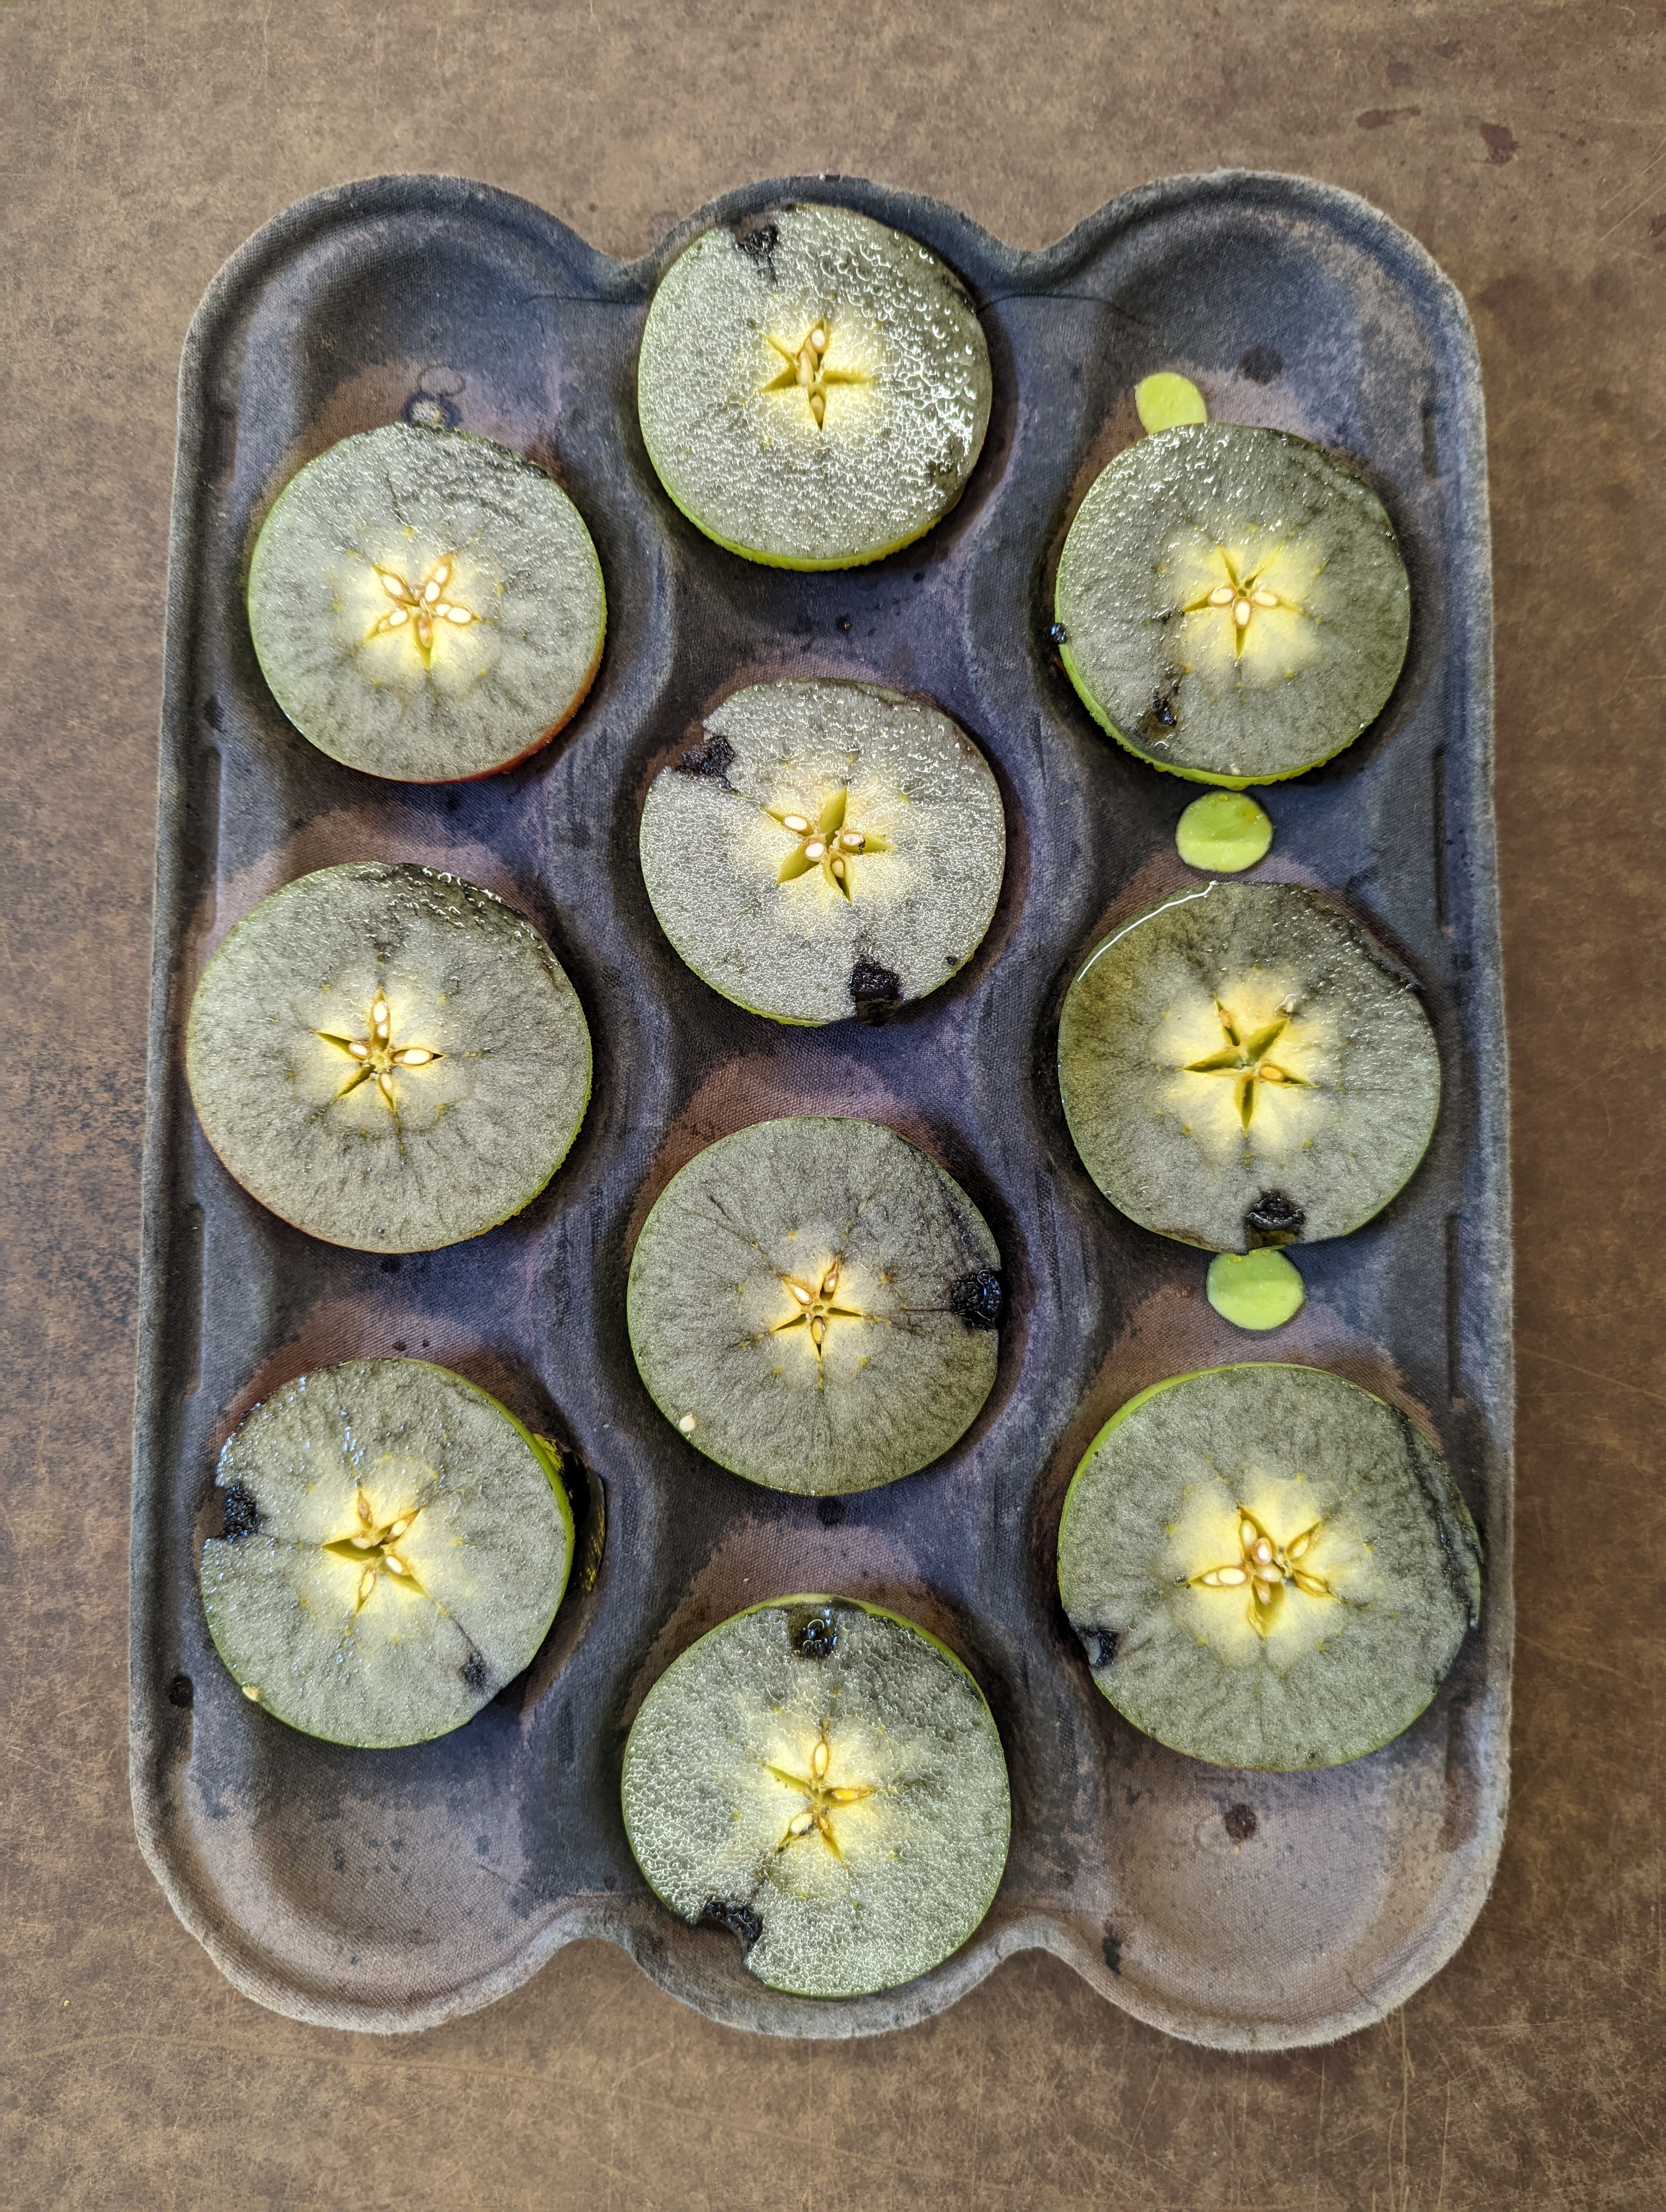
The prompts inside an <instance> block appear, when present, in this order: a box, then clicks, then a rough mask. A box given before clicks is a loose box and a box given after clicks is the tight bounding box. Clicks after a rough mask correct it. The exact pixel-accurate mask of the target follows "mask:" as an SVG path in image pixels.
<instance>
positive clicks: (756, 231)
mask: <svg viewBox="0 0 1666 2212" xmlns="http://www.w3.org/2000/svg"><path fill="white" fill-rule="evenodd" d="M734 242H735V244H736V246H738V247H739V249H740V251H741V252H743V253H744V254H745V256H746V258H747V259H748V260H749V261H757V262H761V263H762V264H763V266H764V267H765V268H766V269H768V270H769V274H770V275H771V276H774V275H775V248H776V246H779V245H780V243H781V231H780V229H779V228H778V227H777V226H776V225H775V223H773V222H760V223H757V224H755V225H754V226H753V228H751V230H738V231H736V233H735V234H734Z"/></svg>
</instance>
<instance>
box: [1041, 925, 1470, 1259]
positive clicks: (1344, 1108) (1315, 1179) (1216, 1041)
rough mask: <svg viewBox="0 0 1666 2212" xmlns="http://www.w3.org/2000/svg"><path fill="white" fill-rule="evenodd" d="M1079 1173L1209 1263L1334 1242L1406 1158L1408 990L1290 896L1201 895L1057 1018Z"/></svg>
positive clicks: (1148, 932)
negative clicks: (1213, 1257) (1278, 1247)
mask: <svg viewBox="0 0 1666 2212" xmlns="http://www.w3.org/2000/svg"><path fill="white" fill-rule="evenodd" d="M1059 1087H1060V1091H1061V1096H1062V1097H1063V1101H1064V1110H1065V1118H1066V1120H1067V1121H1068V1123H1069V1125H1070V1133H1071V1135H1072V1136H1073V1138H1074V1139H1075V1142H1076V1149H1077V1151H1078V1152H1079V1153H1080V1155H1081V1158H1082V1162H1083V1164H1084V1165H1085V1167H1086V1169H1087V1170H1088V1173H1089V1174H1090V1175H1091V1176H1092V1177H1093V1180H1094V1181H1095V1182H1097V1185H1098V1186H1099V1188H1100V1189H1101V1190H1102V1191H1103V1192H1104V1194H1105V1196H1106V1197H1107V1198H1108V1199H1110V1201H1111V1202H1112V1204H1113V1205H1115V1206H1119V1207H1120V1208H1121V1209H1122V1212H1124V1213H1126V1214H1128V1215H1130V1216H1131V1217H1132V1218H1133V1219H1134V1220H1135V1221H1138V1222H1140V1224H1141V1225H1143V1226H1144V1227H1146V1228H1147V1229H1154V1230H1157V1231H1158V1232H1159V1233H1160V1234H1162V1235H1163V1236H1165V1237H1177V1238H1178V1239H1179V1240H1180V1241H1181V1242H1182V1243H1189V1244H1201V1245H1202V1246H1204V1247H1205V1248H1206V1249H1208V1250H1211V1251H1218V1252H1244V1251H1249V1250H1251V1249H1255V1248H1256V1247H1257V1246H1259V1245H1275V1244H1281V1243H1294V1242H1296V1241H1298V1239H1299V1240H1304V1241H1306V1242H1309V1243H1313V1242H1316V1241H1317V1240H1319V1239H1320V1238H1322V1237H1342V1236H1346V1235H1347V1233H1348V1232H1349V1231H1351V1230H1353V1229H1357V1228H1358V1227H1359V1225H1360V1224H1361V1223H1362V1222H1365V1221H1368V1220H1370V1218H1371V1216H1372V1215H1373V1214H1374V1213H1377V1212H1379V1211H1380V1209H1381V1208H1382V1207H1383V1206H1386V1205H1387V1204H1388V1202H1389V1200H1390V1199H1391V1198H1392V1197H1393V1196H1394V1195H1395V1192H1396V1191H1398V1190H1399V1189H1400V1188H1401V1187H1402V1185H1403V1184H1404V1183H1405V1182H1406V1181H1407V1180H1408V1177H1409V1176H1411V1175H1412V1173H1413V1171H1414V1169H1415V1168H1416V1166H1417V1164H1418V1162H1419V1161H1420V1159H1421V1158H1422V1157H1423V1154H1424V1152H1425V1151H1426V1148H1427V1146H1428V1142H1429V1139H1430V1136H1431V1134H1432V1132H1433V1129H1434V1125H1435V1117H1436V1115H1437V1113H1438V1109H1439V1103H1440V1060H1439V1055H1438V1052H1437V1049H1436V1046H1435V1040H1434V1034H1433V1031H1432V1030H1431V1029H1430V1026H1429V1022H1428V1018H1427V1017H1426V1014H1425V1013H1424V1012H1423V1009H1422V1007H1421V1006H1420V1005H1419V1003H1418V1000H1417V996H1416V993H1415V990H1414V987H1413V984H1412V981H1411V978H1410V977H1409V976H1408V975H1407V974H1406V972H1405V971H1404V970H1403V969H1401V968H1399V967H1398V966H1397V965H1396V964H1395V963H1394V962H1392V961H1391V960H1390V959H1389V957H1388V956H1387V955H1386V954H1385V953H1384V952H1383V951H1382V950H1381V949H1380V948H1379V947H1378V946H1377V945H1375V944H1374V943H1373V941H1372V940H1371V938H1369V937H1368V936H1367V935H1366V933H1365V931H1364V930H1362V929H1361V928H1360V927H1359V925H1358V924H1357V923H1356V922H1354V921H1352V920H1351V919H1350V917H1349V916H1348V915H1346V914H1344V913H1343V912H1342V911H1341V908H1337V907H1335V906H1332V905H1331V904H1330V903H1329V901H1328V900H1326V899H1323V898H1322V897H1320V896H1318V894H1317V893H1316V892H1314V891H1310V890H1306V889H1305V888H1304V887H1303V886H1301V885H1298V884H1221V883H1215V884H1208V885H1207V887H1205V888H1203V889H1201V890H1196V891H1193V892H1189V893H1187V894H1185V895H1184V896H1181V897H1179V898H1175V899H1170V900H1167V901H1165V902H1164V903H1163V904H1161V905H1160V906H1156V907H1152V908H1149V909H1148V910H1147V911H1146V913H1145V914H1143V915H1138V916H1137V917H1136V918H1135V919H1134V921H1130V922H1128V923H1126V924H1124V925H1123V926H1122V927H1120V928H1118V929H1116V930H1115V931H1113V932H1112V933H1111V934H1110V936H1109V937H1107V938H1106V939H1104V942H1103V943H1102V944H1100V945H1098V946H1097V947H1096V948H1095V950H1094V951H1092V952H1091V953H1090V954H1089V956H1088V957H1087V959H1086V960H1085V962H1084V963H1083V965H1082V967H1081V969H1079V972H1078V974H1077V975H1076V978H1075V981H1073V983H1072V984H1071V986H1070V988H1069V991H1068V992H1067V994H1066V998H1065V1002H1064V1008H1063V1012H1062V1013H1061V1017H1060V1022H1059Z"/></svg>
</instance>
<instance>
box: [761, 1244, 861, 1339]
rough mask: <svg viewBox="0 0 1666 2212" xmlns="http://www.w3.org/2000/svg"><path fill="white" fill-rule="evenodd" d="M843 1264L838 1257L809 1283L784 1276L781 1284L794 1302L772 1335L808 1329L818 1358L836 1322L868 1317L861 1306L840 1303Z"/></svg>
mask: <svg viewBox="0 0 1666 2212" xmlns="http://www.w3.org/2000/svg"><path fill="white" fill-rule="evenodd" d="M841 1268H842V1262H841V1261H837V1260H835V1261H833V1263H832V1264H831V1266H830V1267H826V1268H824V1269H823V1271H822V1272H821V1273H820V1274H819V1275H818V1276H817V1277H816V1278H815V1279H814V1280H813V1281H811V1282H807V1283H806V1282H803V1281H801V1280H800V1279H799V1278H798V1277H797V1276H796V1275H783V1276H782V1277H781V1287H782V1288H783V1290H785V1291H786V1292H787V1297H788V1299H789V1300H790V1302H791V1303H790V1304H789V1306H788V1309H787V1314H786V1316H785V1317H784V1319H782V1320H781V1321H778V1322H776V1323H775V1328H774V1329H773V1330H772V1331H771V1334H773V1335H776V1336H780V1335H781V1334H783V1333H784V1332H785V1331H787V1330H789V1329H797V1328H802V1329H805V1330H806V1331H807V1332H808V1334H809V1337H810V1342H811V1346H812V1349H813V1350H814V1352H815V1354H816V1357H817V1358H818V1359H819V1358H821V1356H822V1350H823V1347H824V1345H825V1344H826V1342H827V1332H828V1329H829V1328H830V1326H831V1325H832V1324H833V1322H836V1321H861V1320H862V1319H864V1318H865V1316H864V1315H863V1313H862V1310H861V1308H860V1306H857V1305H851V1304H848V1303H842V1302H841V1299H840V1296H839V1276H840V1273H841Z"/></svg>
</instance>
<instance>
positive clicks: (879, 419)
mask: <svg viewBox="0 0 1666 2212" xmlns="http://www.w3.org/2000/svg"><path fill="white" fill-rule="evenodd" d="M991 389H992V386H991V381H990V374H989V349H988V344H987V343H986V341H985V339H984V336H983V331H982V326H981V325H980V324H979V322H978V319H977V314H976V310H975V309H974V307H973V306H972V303H971V301H970V299H969V298H968V297H967V295H966V291H965V288H964V286H963V285H962V283H961V282H960V280H959V278H958V276H955V275H954V273H953V272H952V270H950V269H949V268H947V267H946V266H945V264H944V263H943V262H941V261H939V259H938V258H937V256H936V255H935V254H934V253H933V252H931V251H930V249H929V248H928V247H927V246H921V244H920V243H919V241H918V240H915V239H912V238H908V237H905V236H904V235H903V234H902V233H901V232H900V231H896V230H891V229H889V228H887V227H886V226H885V224H884V223H880V222H874V221H873V219H872V218H871V217H870V216H864V215H858V214H856V213H855V211H854V210H852V209H850V208H843V207H836V206H832V205H830V204H819V203H813V202H803V203H800V204H795V205H793V206H790V207H783V208H777V209H775V210H770V211H769V213H768V214H767V215H761V216H755V217H751V218H749V219H748V221H747V222H746V223H745V225H744V226H743V227H740V228H733V229H732V228H727V227H724V226H719V227H718V228H714V229H712V230H708V231H707V232H705V233H704V234H702V236H701V237H699V238H696V240H694V242H693V243H692V244H691V245H690V246H685V247H684V250H683V252H681V253H679V254H678V257H677V258H676V260H675V261H673V262H672V264H671V266H670V268H669V269H667V270H666V273H665V275H664V276H662V277H661V278H660V283H659V287H658V289H656V291H655V292H654V300H653V302H652V304H651V306H650V307H649V308H648V320H647V323H646V325H644V327H643V331H642V342H641V352H640V355H639V356H638V360H637V367H636V404H637V411H638V415H639V416H640V419H641V429H642V441H643V443H644V444H645V445H646V447H648V458H649V459H650V460H651V461H652V462H653V464H654V468H655V470H656V471H657V472H658V474H659V477H660V482H661V483H663V484H664V486H665V488H666V492H667V493H668V494H669V495H670V497H671V499H672V501H673V502H674V503H675V505H676V506H677V507H679V508H680V509H681V510H682V512H683V513H684V514H685V515H687V517H688V518H689V520H690V522H692V523H693V524H694V525H695V526H696V528H697V529H699V530H702V531H703V532H705V533H706V535H707V536H708V538H714V539H715V540H716V542H717V543H718V544H720V545H721V546H723V547H724V548H726V550H727V551H729V552H731V553H739V555H741V556H743V557H744V558H745V559H746V560H749V561H760V562H765V563H766V564H768V565H769V566H771V567H775V568H854V567H856V566H858V565H859V564H860V563H861V562H867V561H877V560H879V559H880V558H881V557H882V556H884V555H885V554H887V553H892V552H895V551H896V550H897V548H898V547H899V546H903V545H907V544H910V543H911V542H912V541H913V540H914V539H915V538H919V537H921V536H922V535H923V534H924V532H927V530H929V529H931V528H932V526H933V525H934V524H935V523H937V522H938V521H939V520H941V518H942V517H943V516H944V515H945V513H947V512H948V510H949V509H950V507H952V506H953V505H954V503H955V501H957V500H958V498H959V496H960V495H961V492H962V491H963V489H964V487H965V483H966V480H967V478H968V477H970V474H971V471H972V468H973V465H974V464H975V463H976V459H977V457H978V453H979V450H980V449H981V447H982V444H983V434H984V431H985V430H986V428H988V421H989V403H990V395H991Z"/></svg>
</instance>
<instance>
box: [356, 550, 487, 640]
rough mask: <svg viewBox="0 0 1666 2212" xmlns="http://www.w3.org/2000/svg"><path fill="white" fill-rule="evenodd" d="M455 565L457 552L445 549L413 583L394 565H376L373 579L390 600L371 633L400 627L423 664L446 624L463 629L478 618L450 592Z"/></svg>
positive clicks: (378, 634) (385, 633) (383, 633)
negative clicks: (393, 566)
mask: <svg viewBox="0 0 1666 2212" xmlns="http://www.w3.org/2000/svg"><path fill="white" fill-rule="evenodd" d="M456 565H457V556H456V555H455V554H454V553H447V554H446V555H444V556H442V557H441V559H440V560H438V561H435V562H434V563H433V564H432V565H431V566H430V567H429V569H428V570H427V572H426V574H424V575H423V577H422V578H421V580H419V581H418V582H417V583H415V584H412V583H410V582H408V581H407V580H406V579H405V578H404V576H402V575H400V574H399V573H398V570H397V569H394V568H382V567H380V565H379V566H378V567H377V569H376V580H377V582H378V583H379V584H380V586H381V587H382V589H383V591H384V592H386V594H387V596H388V598H389V599H392V602H393V604H392V606H391V607H389V609H388V610H387V611H386V614H385V615H383V616H382V617H381V619H380V621H379V622H378V623H376V624H375V625H374V628H373V629H372V630H371V633H370V634H371V635H372V636H373V637H386V636H390V635H395V634H397V633H398V632H400V631H403V632H404V635H406V636H407V637H409V638H410V641H411V643H412V644H413V645H414V646H415V647H416V648H417V652H418V653H420V654H421V656H422V660H423V667H424V668H426V667H427V666H428V665H429V661H430V660H431V659H432V657H433V653H434V641H435V638H436V637H437V636H439V635H441V633H442V631H443V630H444V629H446V628H447V627H449V628H451V629H467V628H468V626H469V624H470V623H475V622H478V621H479V619H480V617H479V616H478V615H477V614H474V613H472V612H471V611H470V610H469V609H468V608H467V607H465V606H464V605H462V603H461V601H460V600H459V599H456V598H455V597H453V594H452V592H451V588H450V587H451V580H452V572H453V569H454V568H455V567H456Z"/></svg>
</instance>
